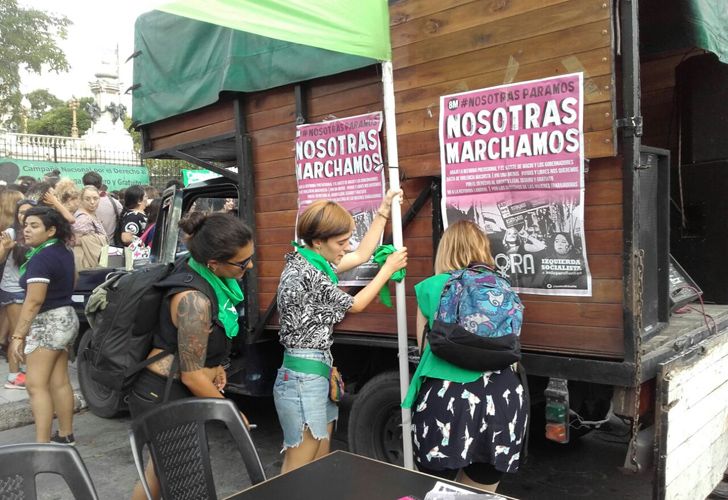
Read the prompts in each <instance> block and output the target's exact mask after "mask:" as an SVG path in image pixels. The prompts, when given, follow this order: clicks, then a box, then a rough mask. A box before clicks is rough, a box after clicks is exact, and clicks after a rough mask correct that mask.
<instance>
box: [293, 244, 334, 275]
mask: <svg viewBox="0 0 728 500" xmlns="http://www.w3.org/2000/svg"><path fill="white" fill-rule="evenodd" d="M291 245H293V246H294V248H295V249H296V251H297V252H298V253H299V254H301V257H303V258H304V259H306V260H307V261H308V263H309V264H311V265H312V266H313V267H315V268H316V269H318V270H319V271H322V272H323V273H324V274H326V275H328V277H329V278H330V279H331V281H332V283H333V284H334V285H338V284H339V277H338V276H336V273H335V272H334V268H333V267H331V264H329V261H328V260H326V259H324V258H323V257H322V256H321V255H320V254H318V253H316V252H314V251H313V250H309V249H308V248H306V247H304V246H303V245H299V244H298V243H296V242H295V241H292V242H291Z"/></svg>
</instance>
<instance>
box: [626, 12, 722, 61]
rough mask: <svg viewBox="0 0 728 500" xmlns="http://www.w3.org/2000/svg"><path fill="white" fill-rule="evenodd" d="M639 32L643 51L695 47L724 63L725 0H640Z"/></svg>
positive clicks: (659, 51)
mask: <svg viewBox="0 0 728 500" xmlns="http://www.w3.org/2000/svg"><path fill="white" fill-rule="evenodd" d="M640 32H641V49H642V52H643V53H644V54H658V53H661V52H667V51H671V50H678V49H685V48H689V47H699V48H701V49H705V50H707V51H710V52H713V53H714V54H715V55H717V56H718V58H719V59H720V60H721V61H722V62H724V63H728V1H727V0H673V1H670V2H665V1H664V0H643V1H641V2H640Z"/></svg>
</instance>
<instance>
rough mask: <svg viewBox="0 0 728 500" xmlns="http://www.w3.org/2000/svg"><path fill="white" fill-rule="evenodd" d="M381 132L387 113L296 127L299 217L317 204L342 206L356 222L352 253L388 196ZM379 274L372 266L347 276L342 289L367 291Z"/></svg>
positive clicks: (354, 270) (358, 268)
mask: <svg viewBox="0 0 728 500" xmlns="http://www.w3.org/2000/svg"><path fill="white" fill-rule="evenodd" d="M381 129H382V113H381V112H377V113H369V114H366V115H359V116H352V117H349V118H342V119H339V120H332V121H327V122H322V123H313V124H307V125H299V126H297V127H296V184H297V187H298V214H299V215H300V214H301V213H302V212H303V211H304V210H306V208H308V206H309V205H310V204H311V203H313V202H314V201H317V200H333V201H336V202H338V203H340V204H341V205H342V206H343V207H344V208H346V209H347V210H348V211H349V212H350V213H351V214H352V216H353V217H354V223H355V224H354V232H353V234H352V236H351V240H350V243H351V249H352V250H356V248H357V246H358V245H359V242H360V241H361V239H362V238H363V237H364V235H365V234H366V232H367V231H368V230H369V227H370V226H371V224H372V221H373V220H374V216H375V214H376V212H377V208H378V207H379V204H380V203H381V201H382V197H383V195H384V170H383V168H382V166H383V164H382V150H381V140H380V136H379V133H380V131H381ZM377 271H378V266H377V265H376V264H374V263H373V262H368V263H365V264H362V265H361V266H359V267H356V268H354V269H352V270H350V271H347V272H345V273H341V274H340V275H339V279H340V282H339V283H340V284H341V285H365V284H366V283H368V282H369V281H370V280H371V279H372V278H373V277H374V275H375V274H376V273H377Z"/></svg>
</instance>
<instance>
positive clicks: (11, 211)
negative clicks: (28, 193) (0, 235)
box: [0, 188, 23, 231]
mask: <svg viewBox="0 0 728 500" xmlns="http://www.w3.org/2000/svg"><path fill="white" fill-rule="evenodd" d="M22 199H23V193H21V192H20V191H18V190H17V189H8V188H4V189H3V190H2V191H0V231H5V230H6V229H7V228H9V227H10V226H12V225H13V222H14V221H15V211H16V210H17V204H18V202H19V201H20V200H22Z"/></svg>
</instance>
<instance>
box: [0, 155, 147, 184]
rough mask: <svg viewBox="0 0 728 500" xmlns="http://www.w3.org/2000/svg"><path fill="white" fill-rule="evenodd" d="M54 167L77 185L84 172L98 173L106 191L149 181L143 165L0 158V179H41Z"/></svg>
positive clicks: (8, 181)
mask: <svg viewBox="0 0 728 500" xmlns="http://www.w3.org/2000/svg"><path fill="white" fill-rule="evenodd" d="M55 169H58V170H60V172H61V177H67V178H69V179H71V180H73V181H74V182H76V183H77V184H79V185H81V184H82V182H81V179H82V178H83V175H84V174H85V173H86V172H91V171H93V172H98V173H99V174H101V177H102V178H103V181H104V184H106V185H107V186H108V188H109V191H114V190H117V189H125V188H127V187H129V186H132V185H134V184H141V185H145V184H149V171H148V170H147V168H146V167H135V166H131V165H110V164H106V163H70V162H60V163H55V162H52V161H41V160H16V159H13V158H0V179H2V180H4V181H5V182H6V183H7V184H12V183H13V182H15V179H17V178H18V177H21V176H24V175H27V176H29V177H33V178H35V179H41V180H42V179H43V175H44V174H47V173H49V172H52V171H53V170H55ZM6 177H7V178H6Z"/></svg>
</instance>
